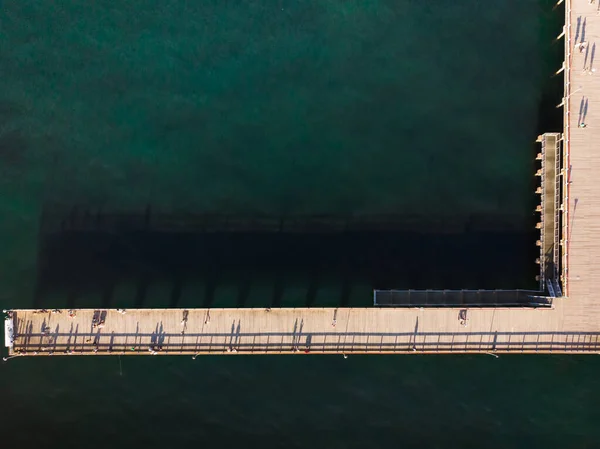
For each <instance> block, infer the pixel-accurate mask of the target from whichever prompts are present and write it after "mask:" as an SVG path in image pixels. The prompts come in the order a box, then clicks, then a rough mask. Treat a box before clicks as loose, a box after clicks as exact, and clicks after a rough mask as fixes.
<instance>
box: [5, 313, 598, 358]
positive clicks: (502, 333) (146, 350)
mask: <svg viewBox="0 0 600 449" xmlns="http://www.w3.org/2000/svg"><path fill="white" fill-rule="evenodd" d="M464 310H466V309H397V308H392V309H388V308H340V309H331V308H297V309H295V308H289V309H285V308H284V309H187V310H186V309H129V310H127V311H126V312H125V313H121V312H119V311H118V310H114V309H111V310H100V309H98V310H92V309H80V310H73V311H72V312H71V313H70V311H69V310H57V311H55V312H51V311H45V312H39V311H35V310H17V311H14V312H13V316H12V323H14V328H15V332H16V338H15V339H14V345H13V347H12V348H11V349H10V355H40V356H43V355H46V356H49V355H109V354H110V355H139V354H142V355H167V354H171V355H177V354H187V355H195V354H215V353H216V354H244V353H246V354H250V353H251V354H269V353H270V354H274V353H275V354H282V353H288V354H294V353H296V354H299V353H302V354H304V353H316V354H319V353H338V354H351V353H413V352H419V353H450V352H452V353H454V352H479V353H481V352H513V353H521V352H528V353H529V352H538V353H550V352H552V353H560V352H599V351H600V332H598V328H597V326H595V327H594V326H592V328H590V329H586V328H585V327H579V328H577V329H576V330H572V331H569V330H567V331H565V330H563V329H562V326H561V324H562V323H561V316H562V314H561V313H560V310H558V311H557V310H556V309H554V310H552V309H518V308H517V309H510V308H502V309H469V310H466V321H465V316H464V315H463V313H464V312H463V311H464ZM98 324H99V325H98Z"/></svg>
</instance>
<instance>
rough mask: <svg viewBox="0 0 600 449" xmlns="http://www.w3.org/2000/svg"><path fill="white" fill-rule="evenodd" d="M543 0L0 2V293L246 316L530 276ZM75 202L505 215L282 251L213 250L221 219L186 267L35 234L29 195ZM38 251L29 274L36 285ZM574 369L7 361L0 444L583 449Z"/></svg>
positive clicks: (355, 360)
mask: <svg viewBox="0 0 600 449" xmlns="http://www.w3.org/2000/svg"><path fill="white" fill-rule="evenodd" d="M552 6H553V5H552V2H550V1H545V0H544V1H541V0H540V1H538V0H504V1H499V2H481V1H475V0H455V1H453V2H447V1H437V0H432V1H427V2H425V1H412V0H395V1H386V0H379V1H375V0H372V1H362V2H358V1H338V0H322V1H301V0H296V1H291V0H278V1H273V2H264V1H262V2H259V1H242V2H228V1H223V0H220V1H202V2H200V1H198V2H176V1H163V2H139V1H130V2H126V3H115V2H108V1H96V2H93V3H92V2H77V1H64V2H60V4H57V3H56V2H50V1H38V2H33V1H31V2H30V1H4V2H2V4H1V9H0V60H1V64H0V77H1V79H2V86H3V88H2V89H0V242H2V251H1V252H0V305H1V306H2V307H31V306H32V305H33V304H34V303H35V301H42V302H43V304H45V305H56V306H62V305H66V304H75V305H77V306H81V307H94V306H99V305H100V304H108V305H112V306H117V307H118V306H119V305H124V306H131V305H133V304H136V302H137V301H138V300H140V301H141V305H142V306H144V307H150V306H169V305H172V304H174V303H175V304H177V305H179V306H185V307H191V306H202V305H204V304H205V303H206V301H207V298H208V297H209V296H210V297H211V298H213V299H212V300H211V304H212V305H215V306H217V305H218V306H233V305H236V301H239V297H240V296H242V295H241V294H240V293H239V291H247V292H248V293H247V295H246V296H247V297H246V299H245V300H244V305H246V306H251V305H264V303H265V302H267V303H268V302H270V301H271V298H272V301H273V302H276V300H277V301H279V303H280V304H281V305H305V304H306V303H308V302H310V301H309V298H312V299H311V301H314V303H315V304H319V305H334V304H340V303H343V304H348V305H366V304H368V303H369V301H370V300H371V298H370V288H371V287H372V286H373V285H374V284H378V283H379V284H385V285H388V284H389V285H394V286H396V285H397V286H399V287H418V286H431V287H437V286H439V287H444V286H449V283H450V282H457V283H458V284H460V285H457V286H464V287H474V288H478V287H488V288H490V287H494V286H498V287H500V286H506V287H507V288H510V287H529V286H530V284H529V283H530V282H531V281H532V277H533V274H534V269H535V267H534V266H533V263H532V261H533V255H534V254H535V247H534V244H533V242H534V239H535V236H534V235H532V234H531V233H530V231H529V229H530V225H531V223H532V220H533V219H534V217H533V215H532V213H531V211H532V210H533V204H534V197H533V195H532V192H533V184H534V180H533V177H532V176H531V175H532V173H533V172H534V162H533V158H534V155H535V151H536V147H535V145H534V143H533V142H534V141H535V137H536V135H537V134H538V133H540V132H543V131H554V130H560V128H561V122H560V120H561V117H560V111H557V110H556V109H555V108H554V105H555V104H556V103H558V98H559V97H560V95H561V80H560V78H551V74H552V73H553V72H554V71H555V70H556V68H558V67H559V66H560V61H561V60H562V43H559V44H554V45H553V44H552V41H553V39H554V37H555V36H556V35H558V34H559V32H560V28H561V26H562V25H561V23H562V22H561V21H562V11H561V10H560V9H557V10H556V11H552ZM74 205H84V206H86V207H90V208H96V209H98V208H103V209H104V210H111V209H115V210H126V211H131V210H133V211H143V210H144V208H145V207H146V206H147V205H151V206H152V208H153V210H161V211H168V212H172V213H174V214H181V213H186V212H194V213H208V212H219V213H225V214H230V215H232V216H241V215H248V214H256V213H262V214H267V215H271V216H280V215H282V214H292V215H293V214H303V213H311V214H317V213H318V214H333V215H340V214H341V215H348V214H354V215H359V216H370V215H372V214H383V213H385V214H396V215H402V214H419V215H420V216H422V217H424V218H423V219H424V220H428V217H429V218H431V219H434V218H435V217H436V216H441V215H444V216H446V215H448V214H450V215H452V216H454V217H455V218H456V219H458V220H461V219H464V220H465V221H466V220H468V218H469V217H470V216H471V215H473V214H484V215H485V214H497V215H501V216H504V215H505V216H507V217H511V218H512V219H513V220H514V219H515V217H516V220H517V221H518V222H519V223H520V225H519V226H518V229H517V230H516V231H515V230H514V229H512V228H511V229H510V230H509V229H506V230H496V232H494V233H493V234H485V235H483V236H482V235H479V234H476V233H473V232H469V231H468V230H467V231H466V232H465V233H463V234H461V235H451V236H442V235H430V234H427V235H425V236H423V235H420V236H418V237H416V236H415V235H417V234H400V235H392V236H382V235H381V233H376V232H372V233H371V235H369V236H365V241H364V242H358V243H357V242H350V243H349V242H345V241H342V242H341V243H340V242H338V243H331V242H332V240H318V239H317V240H315V239H313V240H310V242H309V243H310V245H309V246H308V247H309V248H310V249H311V251H310V254H309V255H308V256H307V254H306V252H302V253H300V252H299V250H298V249H294V251H291V252H289V253H288V252H286V251H281V250H280V251H279V252H278V251H274V250H273V251H272V249H273V248H275V247H277V248H299V247H306V246H305V245H304V242H303V241H301V240H298V237H286V238H279V237H272V236H271V237H264V236H263V237H256V238H254V240H253V241H252V242H249V243H244V244H236V245H232V244H231V241H232V240H231V239H230V237H228V236H227V235H225V236H224V237H222V238H223V243H222V244H219V245H216V244H215V245H214V247H212V246H211V248H212V249H211V251H213V252H211V253H209V254H210V255H214V258H212V259H211V260H216V261H218V263H217V262H215V263H213V264H208V265H207V264H206V263H202V264H197V263H196V259H197V257H198V255H199V254H200V253H201V254H202V256H203V257H206V254H205V252H202V249H203V248H204V249H205V248H206V247H207V246H206V244H205V243H202V245H199V244H198V243H197V240H196V239H197V238H199V237H198V236H179V237H177V238H175V239H174V240H161V239H159V238H158V237H157V236H150V237H147V238H146V240H142V241H141V242H139V241H134V240H133V239H131V238H130V236H127V237H126V238H123V237H122V236H117V237H116V240H114V239H113V240H110V239H109V240H102V241H101V242H100V243H98V240H97V239H94V237H93V236H91V235H88V236H84V237H85V238H84V239H83V240H81V241H76V242H75V244H73V242H72V241H69V242H66V243H65V242H64V241H62V240H61V241H58V242H54V241H52V242H46V240H45V237H44V236H42V235H41V234H40V232H39V231H40V229H39V228H40V223H39V217H40V213H41V211H42V209H48V208H50V209H52V210H55V209H56V210H62V209H60V208H61V207H64V208H66V209H67V210H68V209H69V208H71V207H72V206H74ZM418 230H419V229H418V225H417V226H416V229H415V231H418ZM103 238H104V237H103ZM203 238H206V236H204V237H203ZM369 239H370V240H369ZM407 241H408V242H412V246H411V247H410V251H408V250H406V248H408V247H409V246H410V245H408V244H406V242H407ZM115 242H117V243H115ZM365 242H366V243H365ZM398 242H401V243H398ZM526 242H529V245H530V246H527V243H526ZM213 243H214V241H213ZM350 244H355V245H357V246H356V248H357V249H356V250H354V249H353V248H354V247H351V249H348V247H349V245H350ZM53 245H55V246H53ZM196 246H197V247H196ZM190 247H191V248H192V249H189V248H190ZM48 248H50V249H48ZM123 248H127V249H126V250H125V249H123ZM132 248H133V249H132ZM148 248H149V249H148ZM194 248H196V250H194ZM198 248H200V249H198ZM224 248H225V249H224ZM261 248H262V249H261ZM365 248H367V249H365ZM368 248H371V249H372V248H375V250H376V251H375V252H373V251H372V250H369V249H368ZM140 251H141V254H140ZM144 251H145V252H144ZM194 251H196V252H194ZM255 252H258V253H260V256H261V258H260V263H259V262H257V260H256V259H255V258H252V257H249V253H252V254H254V253H255ZM40 254H41V256H40ZM132 254H133V255H132ZM332 254H334V255H337V256H333V255H332ZM486 254H488V255H489V259H487V263H486V264H483V263H482V262H481V259H482V258H483V256H485V255H486ZM40 257H41V259H44V260H45V261H46V263H47V264H48V263H49V264H50V265H52V267H55V268H56V267H57V268H56V270H55V271H52V267H50V268H48V267H47V266H43V264H40V263H39V261H40ZM189 260H192V261H193V263H192V262H189ZM232 260H233V261H236V262H235V263H233V262H231V261H232ZM428 261H429V262H428ZM431 261H433V262H431ZM389 266H394V267H395V268H394V269H388V268H386V267H389ZM42 268H43V270H47V269H49V270H50V275H49V276H48V277H50V278H51V282H50V281H49V282H46V281H44V282H45V283H47V284H49V285H46V286H45V287H47V288H46V289H45V290H44V291H43V295H41V298H40V297H38V294H40V292H39V288H40V278H42V277H43V276H41V271H43V270H42ZM365 273H366V274H365ZM369 273H371V274H369ZM372 273H384V274H383V275H381V276H380V277H379V278H377V276H374V275H372ZM315 279H316V280H315ZM248 285H249V287H244V286H248ZM349 285H350V287H349ZM36 286H37V288H36ZM140 290H143V291H144V294H143V295H142V296H143V298H141V297H140V293H139V292H140ZM599 366H600V365H599V362H598V361H597V360H596V358H592V357H585V358H583V357H582V358H580V357H546V356H543V357H520V356H512V357H501V358H499V359H495V358H492V357H488V356H485V355H484V356H478V357H471V356H469V357H467V356H455V357H375V356H373V357H358V356H356V357H350V358H349V359H347V360H344V359H343V358H341V357H339V358H337V357H318V356H313V357H305V358H304V359H302V360H301V359H300V358H299V357H210V358H198V359H197V360H195V361H192V360H191V359H189V358H164V359H163V358H158V359H157V358H151V359H150V358H148V359H132V358H124V359H123V360H122V364H121V365H120V364H119V360H118V359H117V358H99V359H94V360H83V359H48V360H31V359H29V360H28V359H16V360H11V361H10V362H9V363H7V364H4V365H1V366H0V397H1V398H2V400H1V401H0V415H1V417H2V419H1V420H0V423H1V424H0V426H1V428H2V431H3V432H2V437H3V442H5V444H4V445H3V446H1V447H7V448H8V447H17V444H18V445H20V447H62V448H66V447H77V448H79V447H102V448H104V447H114V448H118V447H132V446H136V447H138V446H139V447H142V445H143V446H145V447H161V448H164V447H198V446H203V447H237V446H246V447H264V448H269V447H274V448H275V447H309V446H313V447H329V448H337V447H340V448H342V447H343V448H354V447H356V448H362V447H373V448H375V447H415V448H417V447H419V448H420V447H440V448H442V447H457V448H458V447H460V448H463V447H466V448H469V447H472V448H500V447H517V448H548V447H569V448H571V447H573V448H583V447H585V448H592V447H596V446H597V441H598V438H599V437H600V433H599V431H598V427H597V422H598V418H599V415H598V411H597V404H598V399H599V398H598V388H599V387H600V385H599V380H598V376H597V372H598V367H599Z"/></svg>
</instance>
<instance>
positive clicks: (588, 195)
mask: <svg viewBox="0 0 600 449" xmlns="http://www.w3.org/2000/svg"><path fill="white" fill-rule="evenodd" d="M599 11H600V4H599V3H598V2H595V3H593V4H590V3H589V1H588V0H570V1H567V18H568V19H567V32H566V35H567V39H566V47H567V56H566V69H567V70H566V76H565V78H566V82H565V104H566V105H567V107H566V109H565V117H566V119H565V132H564V135H565V142H564V145H563V146H564V151H565V155H564V158H565V164H564V165H565V169H566V176H564V180H565V184H564V186H565V188H564V190H565V196H566V199H565V204H567V205H568V208H567V211H566V214H565V219H564V225H565V227H564V230H563V251H564V262H563V264H564V274H563V282H565V283H566V294H567V296H568V297H569V299H568V305H566V306H565V312H568V313H565V317H564V327H565V328H571V329H573V328H578V326H580V325H581V324H580V323H581V322H582V321H585V320H590V319H591V320H592V321H593V322H595V323H596V324H595V326H597V327H599V328H600V296H599V295H598V292H599V291H600V269H599V268H598V265H597V264H596V263H595V261H596V259H597V258H598V257H599V256H600V182H599V178H600V151H599V148H600V107H599V106H600V72H598V71H597V70H596V69H597V67H598V65H599V64H598V63H599V61H597V60H596V59H598V55H597V54H596V53H597V52H600V48H597V47H599V46H600V39H599V37H600V15H599ZM581 42H585V43H586V45H585V48H584V49H583V51H580V50H579V49H578V48H577V47H576V46H577V44H579V43H581ZM583 125H585V127H580V126H583Z"/></svg>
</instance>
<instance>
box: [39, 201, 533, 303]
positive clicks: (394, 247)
mask: <svg viewBox="0 0 600 449" xmlns="http://www.w3.org/2000/svg"><path fill="white" fill-rule="evenodd" d="M491 221H494V220H490V219H489V217H488V219H484V218H482V217H478V218H473V219H472V220H471V221H470V222H464V223H452V222H451V220H449V219H448V218H444V219H443V220H441V221H440V222H438V223H432V222H431V220H430V221H428V222H424V221H420V218H419V217H406V216H360V217H357V216H354V217H334V216H310V217H309V216H304V217H299V216H294V217H273V216H262V217H238V216H208V215H198V214H158V213H154V212H153V211H152V209H151V208H150V207H148V208H146V209H145V210H143V211H142V212H141V213H137V214H136V213H127V214H112V213H111V214H109V213H104V212H102V211H98V210H96V211H85V210H81V209H73V210H71V211H69V212H68V213H64V212H60V213H57V212H52V213H50V212H48V211H46V213H45V214H44V216H43V218H42V220H41V224H40V235H39V242H40V243H39V245H40V246H39V253H38V279H37V286H36V294H35V298H34V306H35V307H43V306H48V307H50V306H56V307H59V306H64V307H106V308H107V307H128V308H131V307H305V306H311V307H312V306H319V307H322V306H327V307H329V306H330V307H338V306H341V307H343V306H371V305H372V304H373V294H372V291H373V289H374V288H379V289H386V288H398V289H406V288H414V289H425V288H432V289H442V288H449V289H460V288H470V289H477V288H482V289H495V288H529V287H532V286H535V280H534V278H535V270H536V266H535V264H534V260H535V257H536V247H535V245H534V244H533V242H534V241H535V233H533V232H527V231H524V230H523V229H520V228H519V226H513V227H512V230H510V231H504V232H499V231H497V230H490V223H491ZM502 226H503V227H506V226H507V224H506V223H505V224H503V225H502ZM521 227H522V228H526V227H527V226H525V225H523V226H521ZM486 228H487V229H486ZM530 229H531V228H530Z"/></svg>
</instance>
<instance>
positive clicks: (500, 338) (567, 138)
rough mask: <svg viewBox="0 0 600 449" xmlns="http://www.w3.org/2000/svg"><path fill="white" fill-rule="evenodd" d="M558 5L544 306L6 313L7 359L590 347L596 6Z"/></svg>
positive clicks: (594, 272) (595, 335)
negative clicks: (550, 284)
mask: <svg viewBox="0 0 600 449" xmlns="http://www.w3.org/2000/svg"><path fill="white" fill-rule="evenodd" d="M565 10H566V15H565V17H566V23H565V28H564V34H563V37H564V39H565V64H564V65H563V68H562V69H561V70H562V71H564V76H565V93H564V98H563V101H562V102H561V104H560V105H559V106H560V107H563V108H564V117H565V121H564V130H563V133H562V135H559V134H552V135H550V134H548V135H546V139H550V140H546V141H545V144H547V145H551V146H553V148H562V150H561V151H562V154H561V155H560V156H561V157H560V160H559V158H558V155H556V156H555V159H554V160H553V161H550V162H548V164H547V165H546V166H545V169H546V172H545V175H546V176H550V177H554V179H555V180H558V181H559V183H558V184H556V183H554V184H553V185H548V186H547V187H548V188H547V189H544V190H547V192H546V191H544V192H542V195H543V201H542V202H543V204H544V207H542V208H541V210H540V211H541V212H542V213H544V214H545V213H546V212H547V213H548V214H546V216H548V217H549V216H551V215H552V216H556V214H557V211H560V213H561V214H560V218H559V222H558V223H559V224H557V222H555V221H554V222H552V223H550V222H548V221H546V222H545V224H543V225H541V226H540V230H541V232H542V236H543V237H542V239H543V240H544V242H541V247H542V251H543V252H542V254H550V253H551V254H553V256H552V257H553V260H554V261H556V260H558V259H560V281H561V284H562V293H563V294H564V296H563V297H557V298H554V299H553V301H552V303H551V306H550V307H538V308H536V307H527V308H524V307H523V308H520V307H497V308H474V307H466V306H465V307H464V308H449V307H446V308H436V307H431V308H429V307H426V308H394V307H381V308H380V307H371V308H338V309H334V308H287V309H286V308H281V309H128V310H113V309H111V310H100V309H98V310H92V309H89V310H87V309H86V310H82V309H79V310H66V309H62V310H53V311H52V310H50V311H48V310H44V311H40V310H12V311H9V312H8V313H7V316H6V319H5V321H4V325H5V345H6V346H7V347H8V354H9V355H8V357H16V356H32V355H35V356H58V355H63V356H74V355H138V354H145V355H174V354H187V355H192V356H194V357H195V356H196V355H199V354H284V353H285V354H308V353H310V354H333V353H335V354H357V353H358V354H360V353H402V354H412V353H417V354H418V353H488V354H492V355H496V354H498V353H595V354H596V353H600V294H599V287H600V269H598V267H597V264H596V258H597V257H599V256H600V182H599V181H598V179H600V112H599V111H600V73H599V72H597V71H596V66H598V64H599V61H596V60H595V58H596V50H598V51H600V48H598V49H597V48H596V47H597V46H600V40H599V35H600V2H598V1H596V2H594V3H590V2H589V0H565ZM599 57H600V56H599ZM561 139H562V140H561ZM559 141H560V142H562V145H559ZM560 162H562V163H560ZM550 164H552V167H551V166H550ZM550 171H551V172H553V174H551V175H550V174H549V173H550ZM559 191H560V197H559V198H558V200H557V196H556V195H557V192H559ZM550 202H552V203H550ZM546 206H547V207H546ZM559 227H560V229H561V232H560V233H558V236H559V237H560V240H559V243H558V246H559V248H557V246H556V240H557V230H558V228H559ZM550 242H552V243H550ZM557 250H558V251H557ZM556 254H558V256H557V255H556ZM544 274H547V272H545V273H544Z"/></svg>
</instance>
